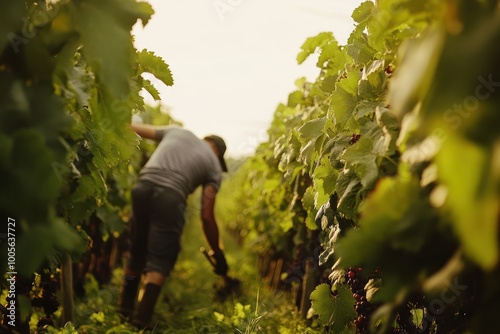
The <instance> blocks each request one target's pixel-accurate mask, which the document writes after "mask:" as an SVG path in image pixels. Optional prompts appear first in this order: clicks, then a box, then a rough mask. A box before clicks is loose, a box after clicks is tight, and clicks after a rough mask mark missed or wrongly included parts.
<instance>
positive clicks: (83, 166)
mask: <svg viewBox="0 0 500 334" xmlns="http://www.w3.org/2000/svg"><path fill="white" fill-rule="evenodd" d="M1 6H2V8H1V9H2V14H1V16H2V20H0V21H1V22H2V24H1V26H0V31H1V32H2V36H6V39H5V38H4V37H2V38H3V39H2V42H1V44H0V88H1V89H2V92H4V93H3V94H2V96H1V97H0V124H1V125H0V144H1V145H0V147H1V148H0V156H1V158H2V162H1V163H0V173H2V175H3V178H4V180H5V182H2V185H1V192H0V212H2V214H4V216H8V217H12V218H14V219H16V221H17V222H18V226H19V228H18V230H17V236H18V237H19V242H18V245H19V246H18V250H19V251H18V253H19V256H20V259H19V261H18V263H17V269H18V271H19V272H20V273H22V274H24V275H29V274H31V273H32V272H34V271H35V270H36V269H37V268H39V267H40V265H42V264H43V262H45V260H46V259H45V258H44V257H45V256H44V254H47V253H48V251H49V250H50V249H52V248H56V249H58V250H60V251H68V252H72V254H73V255H75V256H77V255H78V254H81V253H82V252H83V251H85V249H86V247H87V240H86V238H87V237H86V234H85V233H84V232H83V231H84V230H85V225H86V223H87V221H88V219H89V217H90V216H91V215H92V214H94V213H97V215H98V216H99V217H101V218H103V220H104V223H105V228H106V232H109V233H115V232H117V233H120V232H121V231H122V230H123V228H124V223H125V222H126V220H127V216H128V211H129V210H130V208H129V204H128V202H129V201H128V196H129V195H128V193H129V191H130V189H131V186H132V184H133V182H134V180H135V178H134V173H135V172H136V171H137V170H138V168H139V166H140V164H141V156H140V154H139V152H138V146H139V141H138V138H137V136H136V135H135V134H134V133H133V132H132V131H131V130H130V129H129V127H128V124H129V123H130V120H131V117H132V113H134V112H139V111H143V110H144V101H143V98H142V97H141V95H140V91H141V89H142V88H146V89H147V88H150V86H148V82H147V81H145V80H144V79H143V78H142V76H141V75H142V74H143V73H144V72H148V73H151V74H152V75H155V76H156V77H157V78H158V79H159V80H160V81H162V82H164V83H165V84H167V85H171V84H173V80H172V77H171V74H170V72H169V71H168V65H166V64H165V63H164V62H163V60H162V59H161V58H159V57H157V56H155V55H154V54H152V53H151V52H147V51H146V50H143V51H141V52H138V51H137V50H135V48H134V47H133V44H132V36H131V29H132V26H133V25H134V24H135V23H136V22H137V21H138V20H141V21H142V23H143V24H146V23H147V22H148V20H149V18H150V17H151V15H152V14H153V10H152V7H151V6H150V5H149V4H147V3H145V2H137V1H134V0H127V1H116V0H106V1H86V2H81V1H60V2H53V1H50V2H49V1H47V2H45V1H27V2H25V1H11V2H10V3H9V4H2V5H1ZM68 224H69V225H68ZM41 235H43V236H44V237H41ZM28 254H35V256H30V255H28ZM3 256H4V255H2V257H3Z"/></svg>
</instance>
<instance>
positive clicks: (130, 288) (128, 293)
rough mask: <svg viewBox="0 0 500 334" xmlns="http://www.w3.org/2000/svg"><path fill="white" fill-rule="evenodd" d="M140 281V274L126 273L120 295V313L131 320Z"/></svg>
mask: <svg viewBox="0 0 500 334" xmlns="http://www.w3.org/2000/svg"><path fill="white" fill-rule="evenodd" d="M139 283H140V276H130V275H125V276H124V278H123V283H122V287H121V289H120V297H119V299H118V313H120V314H121V315H122V316H123V317H124V318H125V319H127V320H129V319H130V318H131V316H132V314H133V313H134V308H135V301H136V299H137V290H138V289H139Z"/></svg>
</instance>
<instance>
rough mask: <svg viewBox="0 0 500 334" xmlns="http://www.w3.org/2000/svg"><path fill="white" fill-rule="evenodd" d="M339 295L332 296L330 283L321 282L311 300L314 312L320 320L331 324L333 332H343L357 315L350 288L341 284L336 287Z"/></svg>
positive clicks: (325, 324)
mask: <svg viewBox="0 0 500 334" xmlns="http://www.w3.org/2000/svg"><path fill="white" fill-rule="evenodd" d="M335 291H337V295H336V296H332V294H331V291H330V286H329V285H328V284H320V285H318V286H317V287H316V289H315V290H314V291H313V292H312V293H311V302H312V308H313V310H314V313H315V314H317V315H318V316H319V318H318V320H319V322H320V323H321V324H322V325H324V326H328V325H331V330H332V333H334V334H336V333H343V331H344V330H345V329H346V327H348V326H349V323H351V322H352V321H353V320H354V318H355V316H356V312H355V311H354V307H353V305H354V303H355V300H354V298H353V297H352V293H351V292H350V291H349V289H348V288H346V287H344V286H339V287H338V288H336V290H335Z"/></svg>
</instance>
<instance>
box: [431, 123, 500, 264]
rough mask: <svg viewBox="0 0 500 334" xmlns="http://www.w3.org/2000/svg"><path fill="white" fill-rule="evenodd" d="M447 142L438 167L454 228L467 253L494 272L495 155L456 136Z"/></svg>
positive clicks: (498, 205)
mask: <svg viewBox="0 0 500 334" xmlns="http://www.w3.org/2000/svg"><path fill="white" fill-rule="evenodd" d="M447 138H448V139H447V140H446V142H445V143H444V144H443V147H442V149H441V151H440V152H439V153H438V155H437V165H438V177H439V179H440V180H441V181H442V182H443V184H444V185H445V186H446V187H447V199H446V205H447V207H449V208H450V210H451V214H452V215H453V217H454V219H453V220H452V223H453V227H454V228H455V231H456V232H457V234H458V237H459V238H460V240H461V241H462V243H463V245H464V251H465V253H466V254H467V255H468V256H469V257H470V258H471V259H473V260H474V261H475V262H476V263H477V264H479V265H480V266H481V267H483V268H484V269H486V270H489V269H493V268H494V267H495V266H496V265H497V264H498V259H499V256H500V254H499V244H498V243H499V241H498V237H497V236H498V232H499V225H498V213H499V212H500V191H499V188H498V184H499V181H500V180H499V177H498V173H497V174H496V178H495V176H494V173H495V172H494V168H493V166H494V162H493V160H492V155H491V154H492V153H491V151H489V150H487V149H486V148H484V147H481V146H478V145H475V144H473V143H472V142H470V141H467V140H464V139H462V138H460V137H458V136H457V135H455V134H454V133H449V135H448V136H447ZM464 161H467V163H466V164H464ZM495 181H496V182H495Z"/></svg>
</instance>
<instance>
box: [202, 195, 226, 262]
mask: <svg viewBox="0 0 500 334" xmlns="http://www.w3.org/2000/svg"><path fill="white" fill-rule="evenodd" d="M215 195H216V191H215V188H214V187H213V186H211V185H208V186H205V187H204V188H203V195H202V204H201V205H202V208H201V221H202V224H203V232H204V234H205V238H206V240H207V242H208V244H209V245H210V247H211V248H212V250H213V251H214V252H220V251H221V249H220V245H219V229H218V227H217V222H216V220H215V214H214V207H215Z"/></svg>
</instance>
